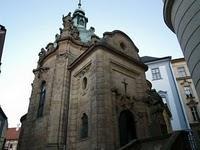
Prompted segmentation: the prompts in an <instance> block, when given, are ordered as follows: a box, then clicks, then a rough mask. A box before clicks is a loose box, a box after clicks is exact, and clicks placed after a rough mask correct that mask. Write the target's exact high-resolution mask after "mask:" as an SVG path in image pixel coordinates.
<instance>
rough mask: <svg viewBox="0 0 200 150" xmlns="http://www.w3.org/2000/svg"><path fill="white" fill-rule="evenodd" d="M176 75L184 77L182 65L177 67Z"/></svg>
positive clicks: (184, 71) (184, 72)
mask: <svg viewBox="0 0 200 150" xmlns="http://www.w3.org/2000/svg"><path fill="white" fill-rule="evenodd" d="M177 72H178V77H180V78H181V77H186V75H187V74H186V70H185V67H184V66H180V67H177Z"/></svg>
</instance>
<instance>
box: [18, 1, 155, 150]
mask: <svg viewBox="0 0 200 150" xmlns="http://www.w3.org/2000/svg"><path fill="white" fill-rule="evenodd" d="M78 6H79V7H78V9H76V10H75V11H74V13H73V14H72V15H71V13H69V14H68V15H66V16H63V18H62V20H63V28H60V33H59V34H56V36H55V41H54V42H52V43H49V44H48V45H47V46H46V47H45V48H42V49H41V51H40V53H39V60H38V66H37V68H36V69H34V70H33V73H34V74H35V78H34V81H33V84H32V93H31V97H30V103H29V109H28V113H27V114H26V115H24V116H23V117H22V118H21V122H22V131H21V134H20V140H19V146H18V147H19V150H116V149H118V148H120V147H122V146H124V145H126V144H127V143H129V142H130V141H131V140H134V139H138V138H145V137H149V136H150V135H151V132H150V131H149V128H150V127H151V125H152V123H153V122H152V119H151V115H150V112H151V109H150V105H151V103H149V102H150V101H149V96H150V95H149V94H148V92H147V91H150V89H149V87H148V85H147V81H146V78H145V71H146V70H147V66H146V65H144V64H143V63H142V62H141V60H140V57H139V55H138V52H139V50H138V49H137V47H136V46H135V44H134V43H133V41H132V40H131V39H130V38H129V37H128V36H127V35H126V34H125V33H123V32H122V31H118V30H115V31H113V32H105V33H104V34H103V37H102V38H99V37H98V36H96V35H95V34H94V28H93V27H91V28H90V29H89V30H87V22H88V19H87V17H86V16H85V12H84V11H83V10H82V8H81V3H80V2H79V5H78ZM156 104H157V103H156ZM154 107H155V106H154ZM157 129H158V128H157Z"/></svg>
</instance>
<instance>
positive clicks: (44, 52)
mask: <svg viewBox="0 0 200 150" xmlns="http://www.w3.org/2000/svg"><path fill="white" fill-rule="evenodd" d="M45 54H46V50H45V49H44V48H42V49H41V51H40V52H39V54H38V56H39V59H40V58H42V57H44V56H45Z"/></svg>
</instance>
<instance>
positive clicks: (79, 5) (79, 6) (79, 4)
mask: <svg viewBox="0 0 200 150" xmlns="http://www.w3.org/2000/svg"><path fill="white" fill-rule="evenodd" d="M78 8H79V9H80V8H81V0H79V3H78Z"/></svg>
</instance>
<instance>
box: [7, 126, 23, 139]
mask: <svg viewBox="0 0 200 150" xmlns="http://www.w3.org/2000/svg"><path fill="white" fill-rule="evenodd" d="M20 129H21V128H8V130H7V132H6V140H18V139H19V133H20Z"/></svg>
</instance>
